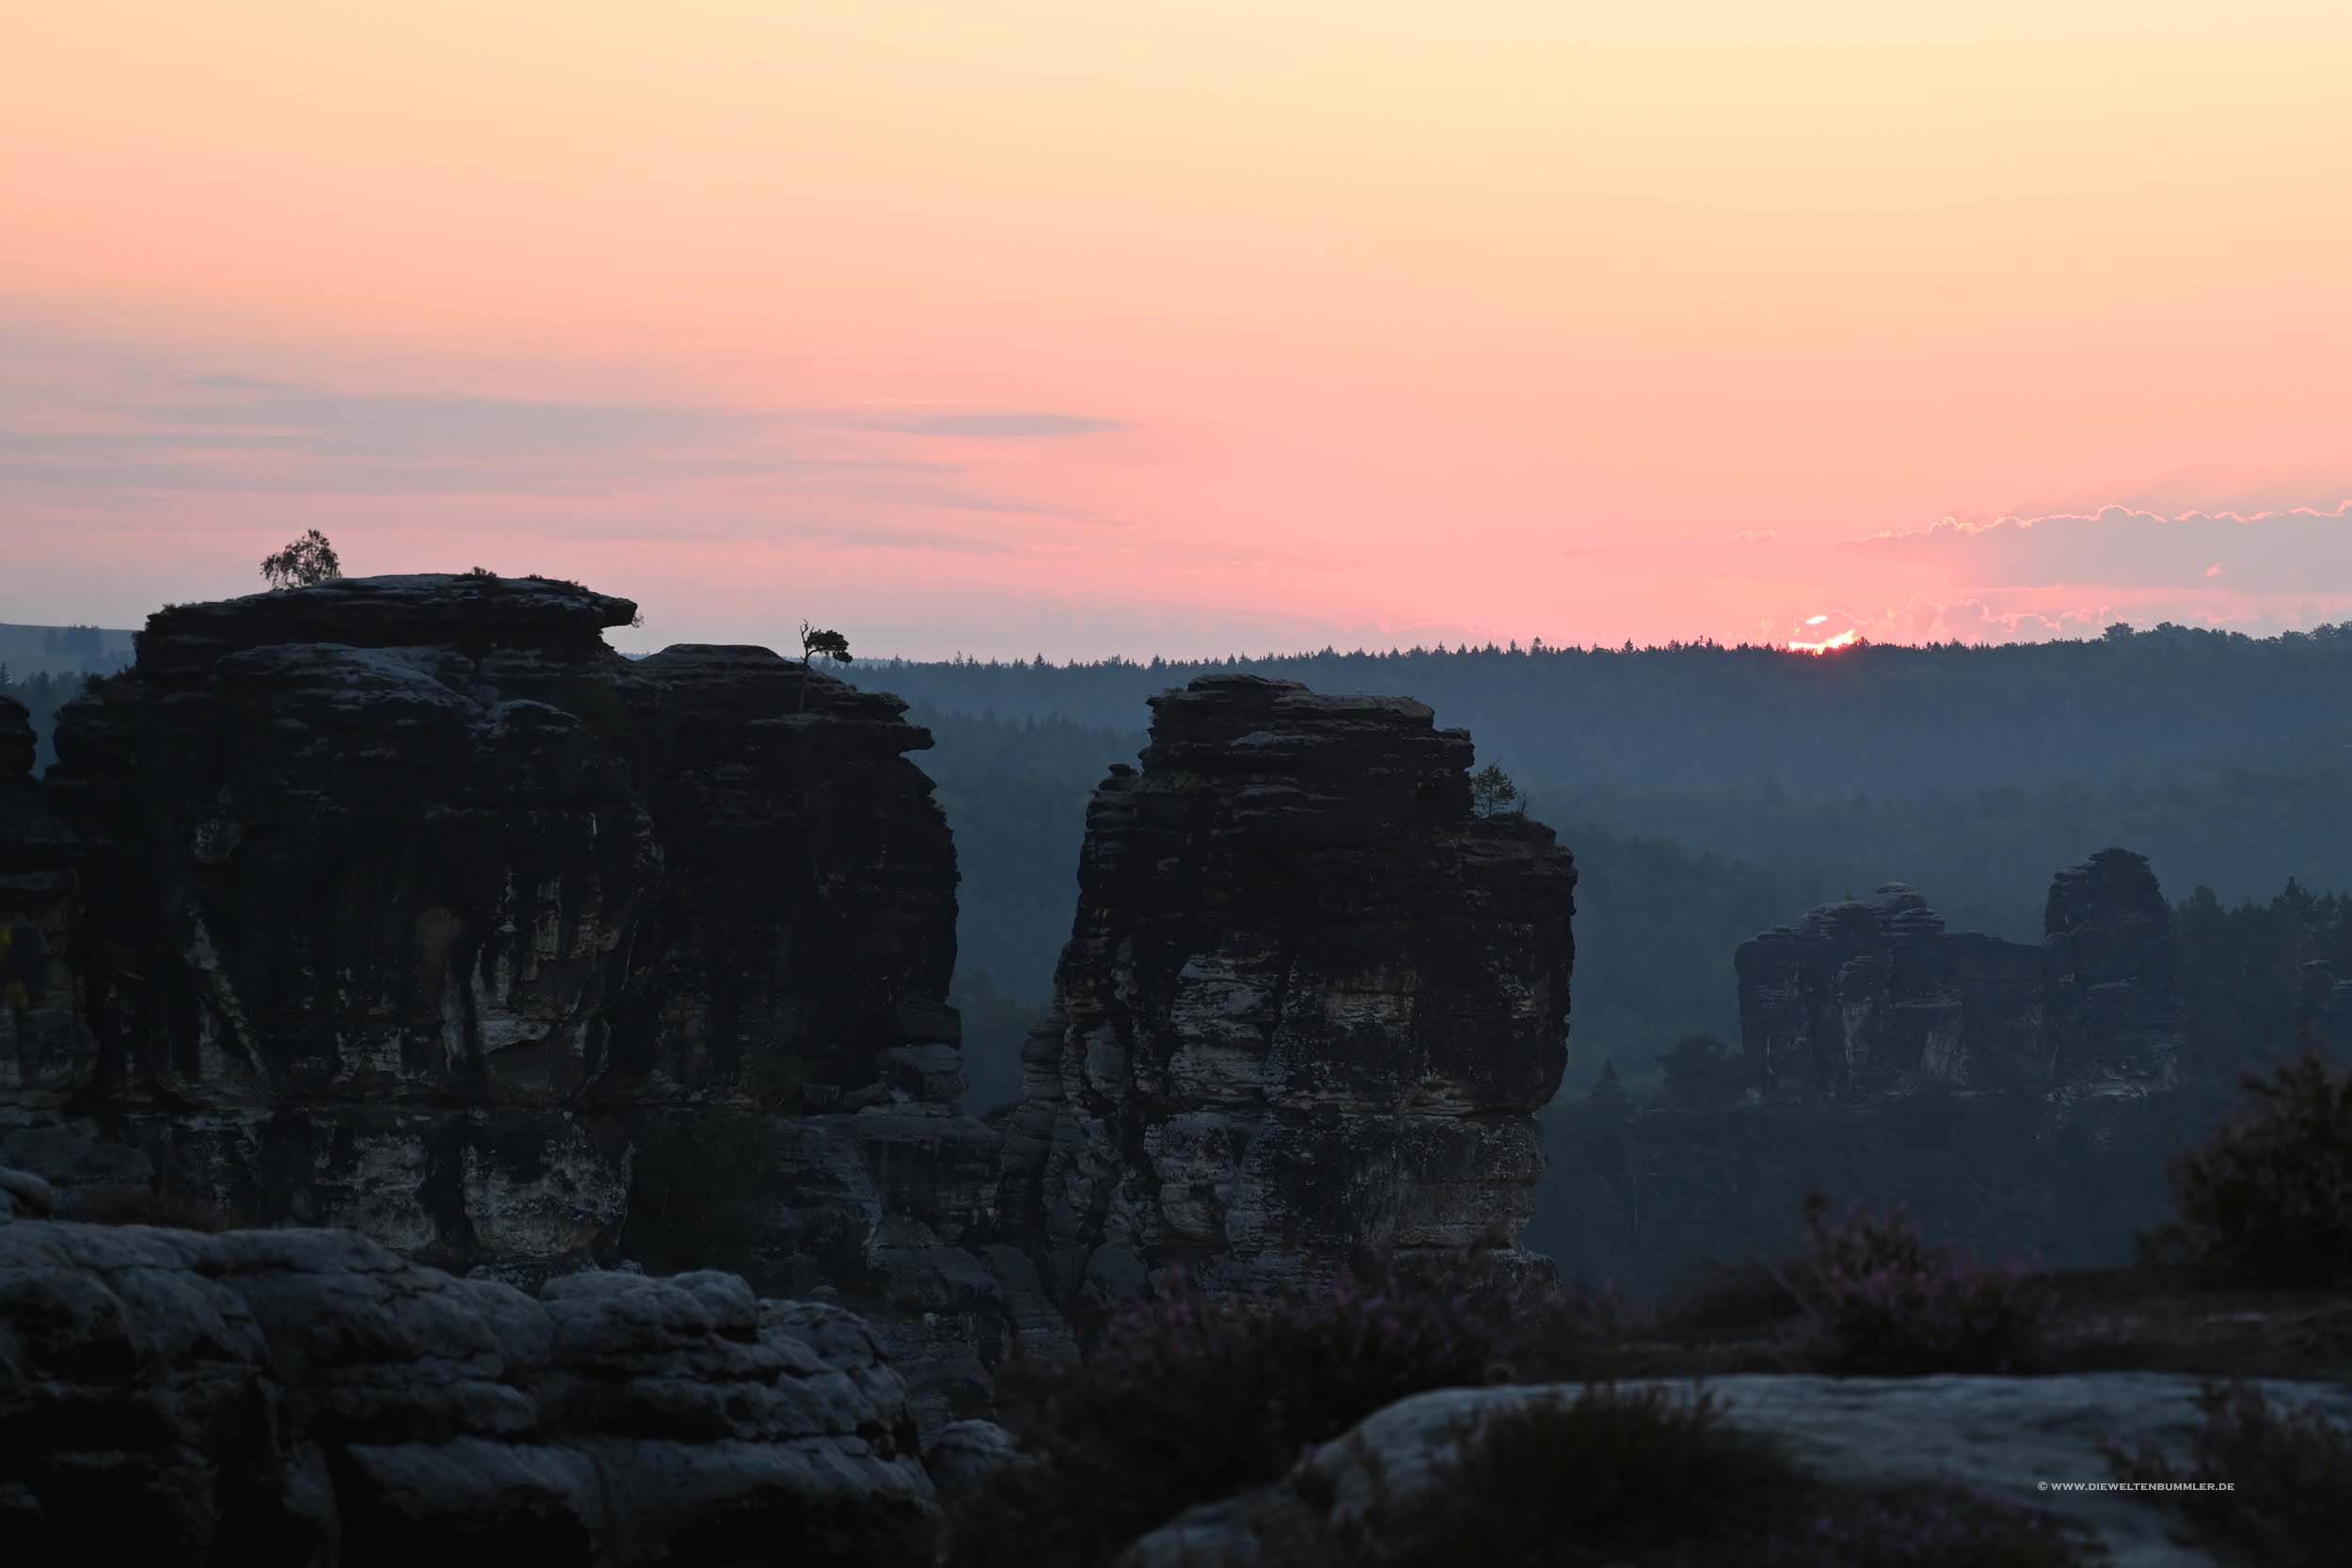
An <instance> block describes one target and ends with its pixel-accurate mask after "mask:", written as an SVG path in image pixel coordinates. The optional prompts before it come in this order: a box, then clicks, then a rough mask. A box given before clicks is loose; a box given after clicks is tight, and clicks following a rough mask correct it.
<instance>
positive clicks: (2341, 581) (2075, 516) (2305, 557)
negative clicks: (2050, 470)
mask: <svg viewBox="0 0 2352 1568" xmlns="http://www.w3.org/2000/svg"><path fill="white" fill-rule="evenodd" d="M1842 547H1843V548H1844V549H1846V550H1848V551H1850V552H1852V553H1853V554H1855V555H1857V556H1860V557H1863V558H1865V559H1867V560H1872V561H1877V562H1883V563H1885V564H1887V565H1890V566H1897V567H1899V568H1900V569H1906V570H1917V569H1920V568H1924V567H1932V568H1935V569H1937V570H1939V571H1940V572H1942V573H1943V574H1944V575H1945V577H1946V579H1947V580H1956V581H1960V582H1964V583H1967V584H1969V585H1971V586H1978V587H2005V588H2008V587H2033V586H2047V585H2055V584H2060V583H2103V584H2108V585H2112V586H2115V587H2118V588H2172V587H2188V586H2196V585H2200V584H2203V583H2207V582H2211V581H2213V580H2214V579H2217V578H2226V579H2227V581H2228V583H2229V585H2230V587H2231V588H2232V589H2233V590H2235V591H2238V592H2246V593H2330V594H2352V501H2344V502H2340V503H2338V504H2335V505H2333V506H2328V507H2295V508H2290V509H2283V510H2275V511H2261V512H2249V513H2244V514H2240V513H2235V512H2185V513H2180V514H2177V515H2169V516H2168V515H2163V514H2159V513H2153V512H2142V511H2137V510H2135V509H2133V508H2130V507H2122V506H2110V507H2105V508H2103V509H2101V510H2100V511H2097V512H2093V513H2059V514H2056V515H2049V516H2042V517H2000V518H1995V519H1994V520H1992V521H1990V522H1982V523H1973V522H1961V521H1956V520H1954V519H1952V518H1948V517H1947V518H1946V519H1944V520H1943V521H1942V522H1939V523H1936V524H1934V525H1933V526H1931V527H1929V528H1924V529H1912V530H1901V531H1888V532H1883V533H1879V534H1875V535H1872V536H1870V537H1868V538H1864V539H1856V540H1850V541H1847V542H1846V543H1845V545H1844V546H1842Z"/></svg>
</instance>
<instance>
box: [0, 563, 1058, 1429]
mask: <svg viewBox="0 0 2352 1568" xmlns="http://www.w3.org/2000/svg"><path fill="white" fill-rule="evenodd" d="M634 609H635V607H634V606H633V605H631V604H630V603H628V601H627V600H624V599H616V598H611V597H608V596H606V595H603V594H594V593H591V592H589V591H587V590H585V589H582V588H580V587H578V586H576V585H573V584H569V583H561V582H552V581H542V580H540V579H537V578H525V579H501V578H494V577H487V576H479V577H414V578H361V579H342V580H338V581H334V582H329V583H326V584H321V585H319V586H316V587H310V588H303V589H297V590H294V591H290V592H285V593H278V594H260V595H256V596H253V597H250V598H246V599H238V600H233V601H230V602H227V603H222V604H203V605H189V606H181V607H176V608H172V609H167V610H164V611H162V612H161V613H159V614H157V615H155V616H154V617H152V618H151V620H150V622H149V625H148V626H147V629H146V630H145V631H144V632H142V633H141V634H140V636H139V640H138V657H137V661H136V663H135V666H134V667H133V668H132V669H131V670H129V671H128V672H126V673H123V674H121V675H119V676H116V677H114V678H112V679H109V680H106V681H103V682H101V683H98V684H97V686H96V687H95V689H93V690H92V691H91V693H90V694H89V695H87V696H85V697H84V698H82V699H80V700H79V701H77V702H75V703H74V704H72V705H70V706H69V707H68V708H67V709H66V710H65V712H64V714H63V715H62V716H61V720H60V723H59V726H58V731H57V737H56V743H57V751H58V757H59V760H58V763H57V764H56V767H54V768H52V769H51V770H50V772H49V773H48V775H47V776H46V778H45V779H44V780H43V781H42V783H41V784H40V785H39V786H34V785H32V784H30V782H29V781H25V782H24V784H23V785H22V788H21V789H20V787H19V783H18V781H16V780H14V779H13V778H11V779H8V780H6V781H0V788H5V789H6V790H9V791H16V792H17V794H22V793H24V791H31V792H32V794H33V796H34V798H35V799H34V803H33V805H32V806H31V807H30V808H29V810H30V811H31V812H32V813H33V816H32V820H35V821H36V822H40V821H48V822H56V821H59V820H62V822H63V824H64V825H65V826H66V827H68V828H70V829H71V830H72V832H71V834H70V835H64V834H60V835H59V837H60V840H61V842H62V843H64V844H65V845H66V847H67V848H68V849H70V850H71V851H72V852H73V853H74V854H76V855H78V863H79V871H78V899H79V908H80V911H81V912H80V917H79V920H78V931H77V932H74V933H73V934H74V937H75V940H78V944H79V950H78V952H77V953H76V955H75V962H76V965H77V967H78V970H79V981H80V984H79V988H78V991H79V994H80V995H83V996H87V999H88V1002H87V1018H76V1017H73V1016H71V1013H72V1006H73V1003H72V999H73V998H74V997H75V995H76V994H77V988H76V986H75V985H74V984H72V983H71V982H70V981H65V980H59V979H58V978H57V977H53V979H52V982H51V983H49V984H46V985H44V987H43V988H42V990H41V993H40V995H41V998H42V1002H43V1003H44V1004H45V1005H46V1006H48V1008H49V1010H48V1012H47V1013H42V1012H40V1011H39V1006H40V1005H41V1004H37V1009H36V1012H35V1013H34V1015H33V1016H32V1020H31V1022H30V1023H29V1025H28V1024H27V1023H26V1022H24V1020H22V1019H20V1020H19V1021H18V1022H17V1023H16V1025H15V1031H14V1033H13V1034H9V1035H0V1041H5V1042H6V1043H7V1044H8V1046H9V1047H10V1050H9V1052H8V1054H7V1055H6V1056H5V1057H0V1153H7V1154H12V1155H13V1156H14V1158H15V1159H17V1160H18V1161H19V1162H20V1163H23V1164H31V1165H36V1166H38V1167H39V1168H40V1169H41V1170H42V1171H43V1172H44V1173H45V1174H47V1175H50V1176H52V1177H53V1178H56V1179H59V1180H66V1181H69V1182H72V1181H74V1180H125V1179H135V1180H146V1179H152V1180H158V1181H160V1182H161V1183H162V1184H164V1185H166V1186H168V1187H170V1188H173V1189H175V1190H179V1191H183V1192H186V1193H189V1194H192V1195H194V1196H199V1197H202V1198H204V1199H207V1200H209V1201H211V1202H213V1203H215V1204H216V1205H218V1206H219V1207H221V1208H222V1209H224V1210H227V1211H228V1212H231V1213H234V1214H237V1215H240V1216H243V1217H245V1218H247V1219H250V1220H253V1221H257V1222H291V1223H295V1224H302V1225H347V1226H351V1227H356V1228H358V1229H361V1230H364V1231H366V1232H367V1233H368V1234H370V1235H372V1236H374V1237H376V1238H378V1239H380V1240H382V1241H384V1242H386V1243H389V1244H390V1245H392V1246H393V1247H394V1248H395V1249H396V1250H398V1251H400V1252H401V1253H403V1254H405V1255H406V1256H409V1257H411V1258H414V1259H419V1260H421V1261H422V1262H426V1263H431V1264H435V1265H437V1266H442V1267H446V1268H449V1269H452V1270H456V1271H467V1270H477V1269H478V1270H484V1271H487V1272H489V1273H491V1274H493V1275H498V1276H500V1277H503V1278H507V1279H510V1280H514V1281H516V1282H518V1283H521V1284H524V1285H526V1286H528V1285H532V1284H535V1283H536V1282H537V1281H538V1280H539V1279H541V1278H544V1277H546V1276H547V1275H549V1274H551V1273H555V1272H560V1271H566V1270H572V1269H578V1268H582V1267H589V1266H595V1265H599V1264H609V1263H612V1262H613V1261H615V1260H616V1259H622V1258H630V1259H635V1260H637V1261H639V1262H641V1263H643V1264H644V1266H645V1267H648V1268H651V1269H655V1270H657V1271H669V1270H676V1269H691V1268H698V1267H705V1266H723V1267H725V1268H728V1269H730V1270H733V1271H735V1272H738V1273H740V1274H743V1275H746V1276H748V1277H749V1278H750V1279H751V1280H752V1282H753V1285H754V1286H755V1289H757V1290H759V1291H761V1292H763V1293H765V1294H771V1295H787V1296H797V1295H803V1294H806V1293H808V1292H809V1291H813V1290H816V1289H818V1288H819V1287H820V1286H821V1287H824V1288H827V1289H831V1290H834V1291H838V1292H839V1297H840V1299H841V1300H842V1301H843V1302H844V1303H845V1304H849V1305H854V1306H857V1307H863V1308H866V1309H870V1310H872V1311H873V1312H875V1313H876V1314H877V1321H878V1323H879V1324H880V1329H881V1332H882V1333H883V1334H884V1335H885V1336H887V1337H889V1338H891V1340H892V1343H893V1345H894V1348H895V1349H897V1350H898V1352H899V1353H900V1354H901V1355H902V1357H903V1364H904V1365H905V1367H906V1368H907V1370H909V1372H910V1374H911V1375H912V1376H913V1377H914V1380H915V1381H916V1382H917V1383H918V1385H919V1386H921V1387H922V1389H923V1397H924V1399H925V1401H926V1402H927V1403H926V1410H927V1414H940V1415H944V1414H957V1413H965V1412H966V1411H970V1410H977V1409H979V1408H981V1407H983V1406H984V1405H985V1403H986V1399H987V1387H988V1377H987V1366H988V1365H989V1364H990V1363H991V1362H993V1359H994V1358H995V1357H997V1356H999V1355H1001V1354H1005V1353H1006V1352H1007V1350H1008V1348H1009V1346H1010V1345H1011V1344H1012V1343H1013V1342H1014V1340H1015V1339H1016V1338H1019V1337H1020V1336H1022V1335H1024V1334H1028V1335H1032V1336H1033V1337H1034V1336H1040V1335H1041V1336H1043V1338H1044V1339H1045V1340H1048V1341H1050V1340H1052V1339H1053V1338H1054V1337H1055V1334H1056V1332H1057V1330H1056V1328H1055V1325H1054V1324H1053V1322H1052V1315H1051V1313H1050V1311H1048V1310H1047V1309H1046V1308H1045V1307H1044V1306H1043V1304H1042V1301H1041V1298H1040V1297H1039V1296H1038V1293H1037V1291H1036V1289H1035V1286H1034V1282H1033V1275H1032V1273H1031V1271H1030V1270H1029V1268H1028V1265H1027V1264H1026V1262H1025V1259H1022V1258H1021V1256H1020V1255H1019V1254H1018V1253H1017V1252H1015V1251H1013V1250H1012V1249H1010V1248H1006V1247H996V1248H993V1249H977V1250H976V1248H975V1247H974V1246H967V1245H966V1243H968V1242H969V1243H977V1242H978V1241H979V1240H980V1237H979V1234H978V1230H979V1227H980V1223H981V1221H982V1220H983V1219H984V1217H985V1216H986V1215H987V1213H988V1212H989V1210H990V1207H991V1204H992V1203H993V1197H994V1191H995V1182H996V1177H997V1164H998V1148H999V1144H1000V1140H999V1139H998V1137H997V1135H996V1134H995V1133H994V1132H993V1131H991V1130H990V1129H988V1128H986V1127H984V1126H982V1125H981V1124H980V1123H979V1122H977V1120H974V1119H972V1118H970V1117H962V1116H961V1115H959V1114H957V1107H956V1102H957V1098H958V1095H959V1093H960V1091H961V1068H960V1055H959V1052H958V1049H957V1040H958V1032H959V1026H958V1021H957V1018H956V1015H955V1013H954V1011H953V1010H952V1009H951V1008H950V1007H949V1006H947V1005H946V992H947V984H948V979H949V975H950V973H951V971H952V969H953V967H954V957H955V945H954V944H955V937H954V930H955V885H956V868H955V859H954V851H953V847H952V845H951V843H950V840H949V837H948V833H947V828H946V821H945V818H944V817H943V816H942V815H941V813H940V811H939V808H938V805H937V804H936V802H935V801H934V800H933V799H932V795H931V784H930V781H929V780H928V779H927V778H926V777H925V776H924V775H923V773H922V772H921V771H920V770H919V769H918V768H915V767H914V764H913V763H911V762H910V761H909V760H908V759H907V757H906V755H905V753H907V752H912V751H917V750H920V749H921V748H923V747H925V746H928V745H929V744H930V737H929V736H928V735H927V734H926V732H924V731H922V730H920V729H917V728H915V727H914V726H912V725H909V724H908V723H906V722H905V721H904V720H903V719H902V718H901V714H902V712H903V705H901V704H900V703H898V701H897V700H896V699H895V698H891V697H888V696H884V695H880V694H873V693H866V692H861V691H858V690H855V689H851V688H850V687H847V686H845V685H843V684H842V683H840V682H838V681H835V680H833V679H831V678H829V677H827V676H824V675H822V674H818V673H813V672H811V671H809V670H807V669H805V668H803V666H802V665H801V664H799V663H796V662H793V661H789V660H786V659H783V658H780V657H777V656H776V655H774V654H772V653H770V652H768V651H767V650H765V649H758V648H738V647H700V646H688V647H674V648H671V649H668V650H666V651H664V652H662V653H660V654H657V655H655V656H653V657H648V658H644V659H642V660H630V659H628V658H624V657H622V656H620V655H619V654H617V653H615V652H613V651H612V649H611V648H610V647H608V646H607V645H606V643H605V641H604V640H603V635H602V634H603V631H604V629H605V628H606V627H609V626H620V625H626V624H627V623H628V621H629V619H630V618H631V616H632V614H633V613H634ZM0 728H6V725H5V721H0ZM11 754H12V750H11ZM17 794H10V795H8V796H7V797H6V798H5V799H0V811H8V812H11V813H18V814H19V815H21V814H22V813H21V810H20V806H19V805H17V804H14V803H12V802H16V800H17ZM42 813H53V814H54V815H51V816H41V815H40V814H42ZM14 821H15V817H14V816H11V818H10V828H9V832H8V847H7V848H5V849H0V856H14V857H17V859H19V860H21V859H23V858H24V856H25V855H26V854H27V853H31V854H35V855H40V854H46V853H47V851H46V850H45V849H44V848H43V847H42V846H43V844H44V843H45V841H44V840H42V839H41V838H40V837H39V835H38V834H35V835H32V836H30V837H28V836H27V835H25V834H24V833H20V832H16V831H15V830H14V827H13V823H14ZM27 844H29V845H30V849H29V851H28V850H27V849H26V848H25V847H24V846H26V845H27ZM51 858H52V859H56V856H52V857H51ZM14 863H15V862H14V861H10V862H8V864H14ZM44 874H45V875H47V876H49V878H50V882H48V883H42V884H40V886H36V887H32V888H31V891H29V892H28V891H26V887H25V885H24V884H23V883H22V882H21V880H8V881H5V882H0V900H5V902H0V919H5V920H8V922H9V923H10V924H11V925H13V926H18V927H26V926H29V927H30V928H31V929H32V930H33V931H34V933H35V936H36V942H35V946H36V948H37V950H39V951H41V952H51V951H55V950H56V948H55V947H54V946H52V945H51V944H50V942H51V932H50V925H54V924H55V921H50V925H44V924H43V922H44V920H48V919H49V917H48V916H45V915H44V914H43V913H42V911H43V910H45V909H48V908H50V906H49V905H45V904H42V903H40V899H41V898H42V897H46V896H49V894H48V893H45V892H44V891H43V890H44V889H47V888H52V887H54V888H56V889H64V890H67V892H59V893H57V894H56V896H57V897H64V896H67V893H68V892H70V891H71V879H72V871H71V870H70V869H67V870H63V871H60V870H55V869H53V870H50V871H47V872H45V873H44ZM61 876H62V877H65V878H66V879H67V880H64V881H60V880H58V879H59V877H61ZM72 925H73V923H69V926H68V929H69V930H71V929H72ZM56 940H57V941H60V942H62V941H64V940H66V938H65V936H63V935H59V936H58V937H57V939H56ZM60 998H62V999H63V1000H59V999H60ZM8 1027H9V1026H8V1025H6V1024H0V1028H8ZM1047 1348H1049V1349H1050V1348H1051V1347H1050V1345H1048V1347H1047Z"/></svg>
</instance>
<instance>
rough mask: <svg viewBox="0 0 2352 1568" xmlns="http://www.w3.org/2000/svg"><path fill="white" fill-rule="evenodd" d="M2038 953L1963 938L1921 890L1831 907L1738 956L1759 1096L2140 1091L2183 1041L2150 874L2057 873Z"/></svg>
mask: <svg viewBox="0 0 2352 1568" xmlns="http://www.w3.org/2000/svg"><path fill="white" fill-rule="evenodd" d="M2044 929H2045V933H2046V934H2045V936H2044V939H2043V942H2042V945H2041V946H2039V947H2035V946H2031V945H2028V944H2026V943H2024V942H2003V941H2001V940H2000V939H1998V938H1996V937H1989V936H1984V935H1981V934H1979V933H1975V932H1969V933H1961V934H1953V933H1947V931H1946V930H1945V928H1944V922H1943V920H1942V918H1941V917H1940V916H1938V915H1937V914H1936V913H1935V912H1934V911H1932V910H1931V909H1929V908H1928V906H1927V901H1926V900H1925V899H1924V898H1922V897H1921V896H1920V895H1919V894H1918V892H1917V891H1916V890H1915V889H1913V888H1911V887H1909V886H1907V885H1905V884H1903V883H1900V882H1890V883H1888V884H1887V885H1886V886H1884V887H1883V888H1880V889H1879V890H1878V891H1877V892H1876V893H1874V894H1872V895H1870V896H1869V897H1867V898H1864V899H1851V900H1848V901H1846V902H1843V903H1837V904H1824V905H1822V906H1821V907H1820V908H1819V909H1817V910H1814V911H1812V912H1811V913H1809V914H1807V915H1806V916H1805V917H1804V919H1803V920H1801V921H1800V922H1798V923H1797V924H1796V925H1795V926H1784V927H1778V928H1776V929H1774V930H1771V931H1767V932H1765V933H1763V934H1762V935H1760V936H1758V937H1756V938H1755V939H1754V940H1753V941H1750V942H1743V943H1741V944H1740V949H1739V951H1738V952H1737V953H1736V954H1735V955H1734V956H1733V960H1732V961H1733V967H1734V969H1735V970H1736V972H1737V974H1738V975H1739V984H1740V1036H1741V1039H1742V1042H1743V1045H1744V1049H1745V1052H1746V1055H1747V1063H1748V1073H1749V1078H1750V1081H1751V1082H1752V1083H1753V1084H1754V1085H1756V1087H1757V1088H1758V1089H1759V1090H1760V1091H1761V1092H1762V1093H1763V1095H1764V1097H1765V1098H1766V1099H1767V1100H1772V1101H1866V1102H1867V1101H1873V1100H1878V1099H1883V1098H1884V1097H1887V1096H1890V1095H1900V1094H1906V1093H1911V1092H1915V1091H1916V1090H1919V1089H1923V1088H1952V1089H1970V1088H1974V1089H1983V1088H2034V1089H2039V1090H2043V1091H2063V1092H2067V1093H2072V1094H2079V1095H2095V1096H2104V1095H2115V1094H2125V1095H2129V1094H2137V1093H2144V1092H2146V1091H2147V1090H2149V1089H2152V1088H2160V1087H2163V1086H2165V1085H2168V1084H2169V1083H2170V1082H2171V1080H2172V1075H2173V1064H2174V1061H2175V1059H2176V1057H2177V1054H2178V1052H2179V1049H2180V1043H2181V1036H2182V1030H2183V1027H2184V1021H2183V1013H2182V1005H2181V998H2180V991H2179V989H2178V987H2177V985H2176V983H2175V974H2174V957H2173V945H2172V912H2171V910H2170V909H2169V907H2168V906H2167V905H2166V903H2165V902H2164V895H2163V894H2162V892H2161V891H2160V890H2159V889H2158V888H2157V885H2156V879H2155V875H2154V873H2153V872H2152V871H2151V870H2150V869H2149V867H2148V863H2147V861H2146V860H2144V859H2142V858H2141V857H2140V856H2137V855H2135V854H2132V853H2131V852H2129V851H2128V850H2123V849H2103V850H2101V851H2100V852H2099V853H2098V854H2096V855H2093V856H2092V857H2091V858H2090V860H2089V861H2088V862H2086V863H2083V864H2081V865H2077V866H2072V867H2069V868H2068V869H2066V870H2064V871H2061V872H2059V873H2058V876H2057V878H2056V879H2055V880H2054V881H2053V883H2052V885H2051V889H2050V898H2049V907H2048V912H2047V915H2046V917H2045V920H2044Z"/></svg>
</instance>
